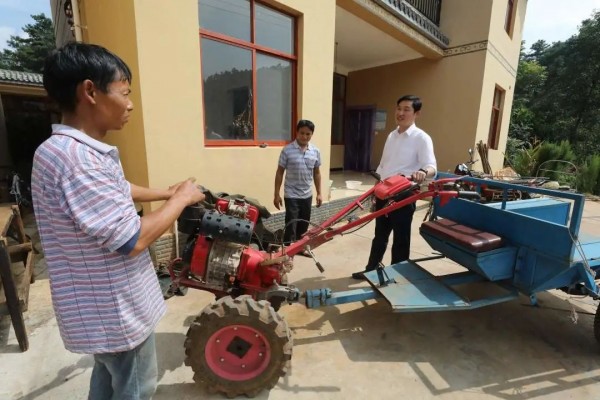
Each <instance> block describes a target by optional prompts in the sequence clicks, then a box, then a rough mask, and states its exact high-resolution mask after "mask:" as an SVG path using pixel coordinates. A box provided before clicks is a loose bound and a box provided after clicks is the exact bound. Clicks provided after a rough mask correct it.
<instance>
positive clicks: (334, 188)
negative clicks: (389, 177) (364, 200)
mask: <svg viewBox="0 0 600 400" xmlns="http://www.w3.org/2000/svg"><path fill="white" fill-rule="evenodd" d="M329 180H330V182H329V183H330V185H329V187H330V194H331V197H330V198H329V200H337V199H342V198H345V197H353V196H357V195H360V194H362V193H364V192H366V191H367V190H369V189H370V188H371V187H373V185H374V184H375V183H376V181H375V178H373V177H372V176H371V175H369V174H368V173H365V172H357V171H331V172H330V175H329ZM346 181H360V182H362V184H361V185H360V186H359V188H358V189H348V188H346Z"/></svg>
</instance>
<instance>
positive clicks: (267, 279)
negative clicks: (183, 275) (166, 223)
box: [190, 236, 281, 291]
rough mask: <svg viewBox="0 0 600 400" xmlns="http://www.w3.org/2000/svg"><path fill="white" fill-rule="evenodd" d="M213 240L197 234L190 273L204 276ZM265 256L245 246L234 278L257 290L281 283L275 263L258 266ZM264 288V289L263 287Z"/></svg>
mask: <svg viewBox="0 0 600 400" xmlns="http://www.w3.org/2000/svg"><path fill="white" fill-rule="evenodd" d="M212 244H213V241H212V240H208V239H207V238H206V237H205V236H198V239H197V240H196V245H195V246H194V253H193V256H192V262H191V265H190V271H191V272H192V274H194V275H196V276H198V277H202V278H205V273H206V264H207V262H208V256H209V254H210V250H211V247H212ZM266 258H267V254H266V253H265V252H263V251H259V250H256V249H253V248H251V247H248V248H245V249H244V250H243V252H242V257H241V260H240V264H239V266H238V269H237V274H236V275H237V276H236V278H237V279H238V281H240V282H242V287H245V288H248V289H251V290H258V291H260V290H261V289H263V288H265V287H269V286H271V285H272V284H273V282H277V283H281V275H280V272H279V268H278V266H277V265H268V266H260V265H259V264H260V263H261V262H263V261H264V260H265V259H266ZM263 290H264V289H263Z"/></svg>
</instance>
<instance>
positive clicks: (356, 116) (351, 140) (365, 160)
mask: <svg viewBox="0 0 600 400" xmlns="http://www.w3.org/2000/svg"><path fill="white" fill-rule="evenodd" d="M374 121H375V107H372V106H366V107H349V108H348V109H347V114H346V130H345V137H344V170H350V171H360V172H367V171H369V170H371V169H372V168H371V147H372V142H373V128H374Z"/></svg>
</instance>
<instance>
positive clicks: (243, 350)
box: [185, 295, 293, 398]
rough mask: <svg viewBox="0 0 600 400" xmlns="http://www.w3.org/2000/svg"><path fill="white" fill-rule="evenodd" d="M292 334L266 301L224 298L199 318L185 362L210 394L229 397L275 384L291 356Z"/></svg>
mask: <svg viewBox="0 0 600 400" xmlns="http://www.w3.org/2000/svg"><path fill="white" fill-rule="evenodd" d="M292 345H293V342H292V335H291V332H290V330H289V328H288V326H287V323H286V322H285V320H284V319H283V318H282V317H281V316H280V315H279V314H277V313H276V312H275V311H274V310H273V308H271V307H270V305H269V303H268V302H267V301H264V300H262V301H256V300H254V299H253V298H252V297H251V296H248V295H244V296H240V297H237V298H235V299H234V298H232V297H229V296H227V297H223V298H221V299H219V300H217V301H215V302H213V303H212V304H210V305H209V306H207V307H206V308H205V309H204V310H202V312H201V313H200V314H199V315H198V316H197V317H196V319H195V320H194V322H193V323H192V325H191V326H190V329H189V330H188V332H187V338H186V340H185V355H186V358H185V365H187V366H190V367H192V369H193V370H194V380H195V381H196V382H197V383H199V384H200V385H202V386H204V387H205V388H206V389H207V390H208V391H209V393H222V394H224V395H226V396H227V397H229V398H233V397H236V396H240V395H246V396H248V397H254V396H256V395H257V394H258V393H259V392H260V391H262V390H263V389H272V388H273V387H274V386H275V384H276V383H277V381H278V380H279V378H280V377H282V376H284V375H285V374H286V373H287V372H288V370H289V368H290V364H291V359H292Z"/></svg>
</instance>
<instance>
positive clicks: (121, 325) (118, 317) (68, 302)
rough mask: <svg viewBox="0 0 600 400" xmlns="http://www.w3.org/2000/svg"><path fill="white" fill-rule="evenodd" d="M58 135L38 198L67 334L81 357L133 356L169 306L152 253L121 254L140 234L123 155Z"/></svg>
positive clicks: (36, 186)
mask: <svg viewBox="0 0 600 400" xmlns="http://www.w3.org/2000/svg"><path fill="white" fill-rule="evenodd" d="M52 130H53V133H52V136H51V137H50V138H49V139H48V140H46V141H45V142H44V143H42V144H41V145H40V147H38V149H37V150H36V152H35V156H34V159H33V171H32V177H31V190H32V195H33V205H34V212H35V218H36V221H37V225H38V229H39V232H40V237H41V242H42V247H43V249H44V254H45V256H46V262H47V264H48V273H49V276H50V290H51V293H52V302H53V305H54V311H55V314H56V320H57V322H58V327H59V330H60V334H61V336H62V339H63V341H64V344H65V347H66V348H67V349H68V350H70V351H72V352H76V353H88V354H99V353H113V352H120V351H126V350H130V349H133V348H134V347H136V346H137V345H139V344H140V343H142V342H143V341H144V340H145V339H146V338H147V337H148V336H149V335H150V334H151V333H152V331H153V330H154V328H155V327H156V325H157V324H158V321H159V320H160V318H161V317H162V316H163V315H164V313H165V311H166V306H165V303H164V300H163V296H162V292H161V290H160V287H159V284H158V280H157V279H156V274H155V272H154V266H153V264H152V260H151V259H150V254H149V252H148V251H147V250H146V251H143V252H142V253H140V254H139V255H137V256H135V257H131V256H128V255H123V254H120V253H119V252H117V250H118V249H120V248H121V247H123V246H124V245H127V244H128V243H130V240H131V239H132V238H134V236H135V235H137V234H139V230H140V227H141V221H140V218H139V217H138V215H137V213H136V210H135V207H134V205H133V201H132V199H131V186H130V185H129V182H127V180H125V176H124V175H123V169H122V167H121V163H120V161H119V153H118V150H117V148H116V147H113V146H109V145H107V144H106V143H102V142H100V141H97V140H95V139H93V138H91V137H90V136H88V135H86V134H84V133H83V132H80V131H78V130H76V129H74V128H71V127H68V126H65V125H53V126H52Z"/></svg>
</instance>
